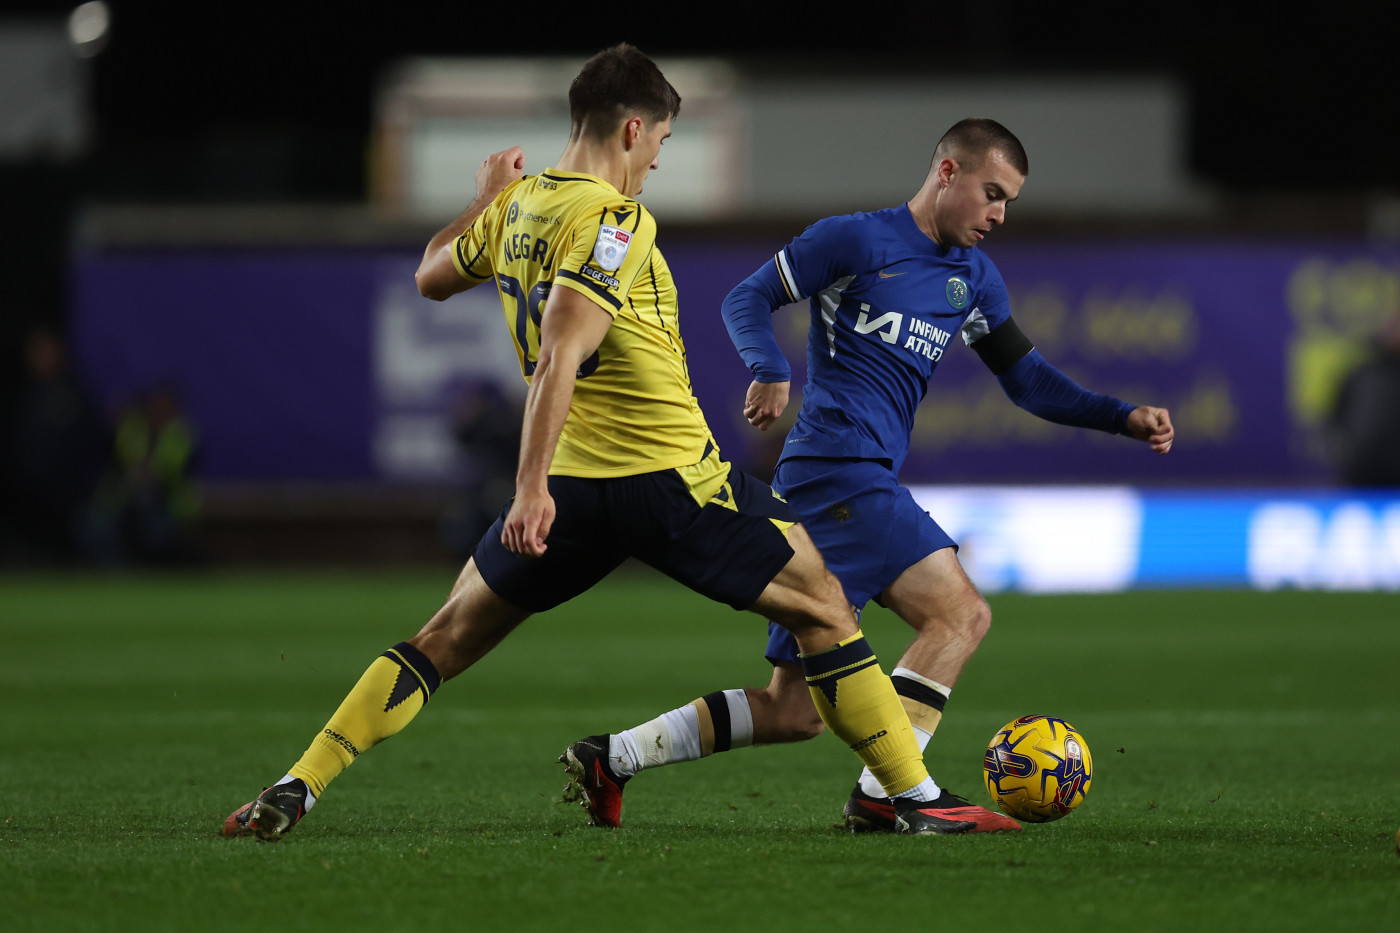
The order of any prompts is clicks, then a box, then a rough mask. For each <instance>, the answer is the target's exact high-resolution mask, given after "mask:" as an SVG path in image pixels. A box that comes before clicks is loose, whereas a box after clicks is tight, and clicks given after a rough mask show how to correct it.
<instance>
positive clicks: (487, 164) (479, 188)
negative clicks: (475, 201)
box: [476, 146, 525, 201]
mask: <svg viewBox="0 0 1400 933" xmlns="http://www.w3.org/2000/svg"><path fill="white" fill-rule="evenodd" d="M524 174H525V150H524V149H521V148H520V147H519V146H511V147H510V148H509V149H503V150H501V151H500V152H493V153H491V154H490V155H489V156H487V157H486V158H485V159H483V160H482V162H481V168H479V169H477V170H476V196H477V197H478V198H481V199H482V200H484V201H490V200H491V199H492V198H494V197H495V196H496V195H498V194H500V193H501V192H502V191H503V190H505V187H506V185H509V184H510V183H511V182H513V181H515V180H516V179H517V178H519V177H520V176H521V175H524Z"/></svg>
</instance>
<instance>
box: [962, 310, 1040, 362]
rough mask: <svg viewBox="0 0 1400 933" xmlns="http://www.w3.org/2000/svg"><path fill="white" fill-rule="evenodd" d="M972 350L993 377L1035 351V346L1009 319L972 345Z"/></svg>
mask: <svg viewBox="0 0 1400 933" xmlns="http://www.w3.org/2000/svg"><path fill="white" fill-rule="evenodd" d="M972 349H974V350H976V351H977V355H978V356H980V357H981V358H982V362H983V363H985V364H986V366H987V368H988V369H990V370H991V371H992V375H993V376H1000V375H1001V374H1002V373H1004V372H1006V371H1007V370H1008V369H1010V368H1011V367H1013V366H1015V365H1016V364H1017V363H1018V362H1020V360H1021V357H1023V356H1025V355H1026V354H1027V353H1029V352H1031V351H1032V350H1034V349H1035V344H1033V343H1031V342H1030V338H1028V337H1027V336H1026V335H1025V334H1023V333H1021V328H1019V327H1017V326H1016V322H1015V321H1014V320H1012V319H1011V318H1007V319H1006V320H1005V321H1002V322H1001V324H1000V326H998V327H997V329H996V330H994V331H992V332H991V333H989V334H988V335H987V336H985V337H983V338H982V339H981V340H979V341H977V342H976V343H974V344H972Z"/></svg>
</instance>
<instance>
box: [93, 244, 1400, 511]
mask: <svg viewBox="0 0 1400 933" xmlns="http://www.w3.org/2000/svg"><path fill="white" fill-rule="evenodd" d="M794 232H796V231H794ZM781 245H782V244H781V243H759V242H738V241H734V240H724V241H714V240H683V241H681V242H678V243H676V244H675V245H668V244H667V243H666V241H665V240H664V238H663V241H662V247H663V249H664V250H665V251H666V255H667V258H668V261H669V262H670V264H671V267H672V269H673V271H674V274H675V278H676V280H677V283H678V287H679V290H680V296H681V325H682V333H683V335H684V337H685V341H686V348H687V353H688V359H689V363H690V371H691V374H692V379H693V382H694V388H695V391H696V395H697V396H698V397H699V399H700V402H701V405H702V406H703V408H704V410H705V412H706V414H707V417H708V418H709V420H710V423H711V427H712V429H713V430H714V432H715V435H716V437H717V439H718V440H719V442H720V445H721V448H722V449H723V450H724V452H725V453H726V455H728V456H729V457H731V458H732V459H733V460H735V461H736V462H737V463H739V464H740V465H742V466H745V467H746V468H748V469H751V470H753V471H754V472H756V473H759V474H760V475H765V476H766V475H767V473H768V471H769V470H770V469H771V465H772V462H773V459H774V457H775V456H776V452H777V450H778V447H779V445H780V443H781V436H782V433H783V429H784V428H785V427H786V424H788V423H790V420H789V421H786V422H784V423H780V425H778V426H777V427H775V428H774V429H773V430H770V431H769V432H767V433H760V432H757V431H755V430H753V429H752V428H750V427H749V426H748V425H747V424H746V423H745V422H744V420H743V418H742V415H741V409H742V400H743V396H744V392H745V390H746V389H747V386H748V383H749V380H750V377H749V374H748V372H747V370H746V369H745V368H744V366H743V365H742V363H741V362H740V360H739V358H738V356H737V354H736V353H735V352H734V350H733V348H732V347H731V345H730V343H729V340H728V337H727V335H726V334H725V330H724V326H723V322H722V321H721V320H720V316H719V305H720V301H721V300H722V299H723V297H724V295H725V294H726V293H727V292H728V290H729V289H730V288H731V287H732V286H733V285H734V284H735V283H736V282H738V281H740V280H741V279H743V278H744V277H745V276H747V275H748V274H749V273H750V272H751V271H753V269H755V268H757V267H758V266H759V265H761V264H762V263H764V262H765V261H766V260H767V259H768V258H769V257H770V256H771V255H772V253H773V251H775V250H776V249H777V248H778V247H779V246H781ZM991 252H992V255H993V258H994V259H995V261H996V262H997V264H998V266H999V268H1000V269H1001V271H1002V273H1003V276H1004V277H1005V279H1006V281H1007V284H1008V288H1009V290H1010V293H1011V299H1012V306H1013V313H1014V315H1015V317H1016V319H1017V321H1018V322H1019V323H1020V325H1021V327H1022V329H1023V330H1024V331H1025V332H1026V333H1027V334H1028V335H1029V336H1030V337H1031V338H1032V340H1034V341H1035V343H1036V345H1037V346H1038V347H1039V348H1040V350H1041V351H1042V352H1043V353H1044V354H1045V356H1046V357H1047V358H1048V359H1049V360H1050V361H1051V362H1053V363H1055V364H1056V365H1057V366H1059V367H1060V368H1061V369H1063V370H1064V371H1065V372H1066V373H1068V374H1069V375H1070V376H1071V377H1073V378H1075V379H1076V380H1078V381H1079V382H1081V383H1082V384H1083V385H1085V386H1087V387H1089V388H1091V389H1094V390H1096V391H1100V392H1106V393H1111V394H1114V395H1118V396H1120V397H1122V398H1125V399H1127V400H1129V401H1133V402H1137V403H1150V404H1157V405H1165V406H1166V407H1168V408H1169V409H1170V410H1171V411H1172V415H1173V420H1174V422H1175V424H1176V428H1177V437H1178V440H1177V443H1176V445H1175V447H1174V449H1173V451H1172V453H1171V454H1170V455H1169V456H1166V457H1156V456H1152V455H1151V454H1149V453H1148V452H1147V450H1146V448H1145V447H1144V446H1143V445H1140V444H1136V443H1132V442H1130V441H1127V440H1124V439H1122V438H1113V437H1109V436H1107V435H1102V434H1098V433H1096V432H1091V431H1084V430H1078V429H1069V428H1065V427H1061V426H1058V425H1052V424H1049V423H1046V422H1043V421H1040V420H1039V419H1036V418H1034V417H1032V416H1030V415H1028V414H1025V413H1024V412H1021V411H1020V410H1018V409H1016V408H1015V407H1014V406H1013V405H1012V404H1011V403H1010V402H1009V401H1008V400H1007V399H1006V398H1005V396H1004V395H1003V394H1002V392H1001V390H1000V387H999V386H998V384H997V383H996V380H995V379H994V378H992V376H991V375H990V374H989V373H988V372H987V371H986V370H985V369H984V368H983V367H982V365H981V364H980V362H979V361H978V360H977V357H976V355H975V354H973V353H972V352H970V351H967V350H965V349H964V350H962V351H958V350H953V351H952V352H950V353H948V354H947V355H946V356H945V357H944V361H943V363H941V364H940V366H939V368H938V370H937V372H936V373H935V374H934V376H933V379H932V380H931V383H930V386H929V390H928V395H927V397H926V398H925V399H924V401H923V404H922V406H921V408H920V413H919V416H918V419H917V422H916V425H915V432H914V439H913V446H912V449H911V452H910V456H909V458H908V461H907V462H906V464H905V468H904V476H903V478H904V479H905V481H906V482H910V483H919V482H937V483H961V484H978V485H981V484H1004V483H1123V484H1130V485H1135V486H1153V487H1170V486H1178V487H1179V486H1189V485H1199V484H1203V483H1204V484H1209V485H1243V484H1266V485H1274V486H1280V485H1285V486H1286V485H1298V484H1303V485H1325V484H1327V483H1328V482H1329V481H1330V478H1331V470H1330V467H1329V461H1328V450H1327V445H1326V432H1325V423H1326V418H1327V412H1328V410H1329V406H1330V405H1331V402H1332V399H1333V397H1334V395H1335V393H1336V388H1337V385H1338V384H1339V381H1340V379H1341V377H1342V375H1343V374H1344V373H1345V372H1346V371H1347V369H1348V368H1349V367H1350V366H1352V365H1353V364H1354V363H1355V362H1356V361H1357V360H1358V359H1359V358H1360V356H1361V355H1362V354H1363V353H1364V351H1365V345H1366V339H1367V337H1368V335H1369V334H1371V333H1372V332H1373V331H1374V330H1376V329H1377V328H1378V327H1379V326H1380V324H1381V323H1382V322H1383V320H1384V319H1385V317H1386V316H1387V315H1389V314H1392V313H1394V311H1395V310H1396V309H1397V308H1400V250H1396V249H1394V248H1380V247H1373V246H1369V245H1367V244H1364V243H1360V242H1354V243H1336V244H1312V245H1307V244H1296V243H1283V242H1280V243H1248V242H1234V241H1210V242H1202V241H1183V242H1174V241H1161V242H1148V241H1132V242H1126V243H1124V242H1093V241H1068V242H1061V241H1055V242H1038V243H1029V242H1025V241H1020V242H1011V243H1006V244H1002V245H1000V246H997V247H995V248H994V249H993V250H992V251H991ZM416 265H417V255H416V254H410V253H407V252H393V251H380V252H375V251H356V252H348V253H347V252H329V251H319V252H318V251H311V252H277V253H273V252H266V251H253V250H247V251H222V252H217V253H215V252H197V251H180V250H145V251H128V252H110V253H103V252H92V253H85V254H81V255H79V256H78V257H76V260H75V265H74V270H75V271H74V283H73V289H72V295H73V309H72V321H73V337H74V341H75V344H76V349H77V351H78V357H79V359H80V360H81V362H82V365H83V369H84V375H85V376H86V378H87V379H88V381H89V383H90V384H91V385H92V386H93V388H94V389H95V390H96V391H97V393H98V394H99V396H100V397H101V399H102V400H103V401H104V402H105V403H106V404H107V405H108V406H109V407H110V408H113V409H115V408H118V407H119V406H121V405H122V404H123V403H125V402H127V401H129V400H131V399H133V398H134V397H135V396H136V395H138V394H139V393H140V392H142V391H143V390H145V389H147V388H149V387H151V386H154V385H156V384H162V383H163V384H167V385H172V386H175V387H177V388H178V390H179V391H180V393H181V395H182V397H183V400H184V404H185V406H186V408H187V410H188V414H189V416H190V417H191V419H192V420H193V422H194V423H195V425H196V426H197V427H198V429H199V431H200V436H201V438H202V458H201V470H202V473H203V475H204V477H205V478H206V479H209V480H279V479H308V480H388V481H396V482H415V481H443V480H450V479H451V478H452V477H453V476H454V475H456V473H457V472H458V471H460V470H461V469H462V462H461V454H460V451H458V450H457V447H456V444H455V442H454V440H453V436H452V412H453V410H454V407H456V406H457V405H459V404H460V402H461V400H462V398H463V397H466V396H470V395H471V394H472V393H478V392H480V391H483V390H484V389H489V390H490V391H491V392H492V393H496V394H499V395H500V397H502V398H504V399H505V400H506V403H514V404H518V403H519V401H520V399H521V398H522V397H523V393H524V382H523V380H522V378H521V377H520V374H519V369H518V366H517V365H516V362H515V354H514V351H513V349H512V345H511V342H510V338H509V335H508V332H507V329H506V327H505V326H504V320H503V318H502V316H501V310H500V305H499V302H498V300H497V298H496V296H495V295H494V294H493V293H492V291H491V290H490V289H488V288H478V289H474V290H473V291H471V292H467V293H465V294H463V295H459V296H457V297H454V298H452V299H450V300H449V301H447V302H444V303H435V302H431V301H428V300H426V299H424V298H422V297H420V296H419V295H418V294H417V292H416V290H415V288H414V285H413V270H414V268H415V267H416ZM808 318H809V316H808V312H807V310H806V308H805V307H789V308H785V309H780V310H779V311H778V312H776V313H775V316H774V323H775V329H776V331H777V333H778V335H779V339H780V343H781V344H782V346H783V347H784V348H785V350H786V352H787V354H788V357H789V359H790V360H791V362H792V363H793V367H794V402H793V405H792V408H791V409H790V411H789V413H788V415H787V418H788V419H790V418H791V415H792V414H793V413H795V409H796V407H797V395H796V393H797V392H798V391H800V385H801V380H802V376H803V371H804V350H803V347H804V343H805V337H806V331H807V327H808ZM955 342H956V341H955Z"/></svg>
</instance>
